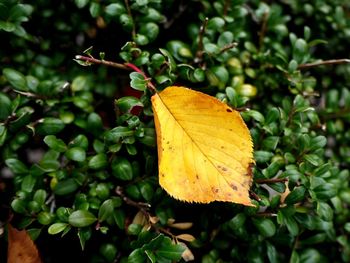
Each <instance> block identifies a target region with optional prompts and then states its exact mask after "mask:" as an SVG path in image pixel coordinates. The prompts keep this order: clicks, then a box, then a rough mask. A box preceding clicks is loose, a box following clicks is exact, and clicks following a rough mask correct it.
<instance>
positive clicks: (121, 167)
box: [111, 157, 133, 181]
mask: <svg viewBox="0 0 350 263" xmlns="http://www.w3.org/2000/svg"><path fill="white" fill-rule="evenodd" d="M111 166H112V171H113V175H114V176H115V177H116V178H118V179H120V180H123V181H128V180H131V179H132V178H133V171H132V167H131V163H130V162H129V161H128V160H127V159H125V158H123V157H118V158H115V159H113V161H112V164H111Z"/></svg>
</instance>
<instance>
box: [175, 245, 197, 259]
mask: <svg viewBox="0 0 350 263" xmlns="http://www.w3.org/2000/svg"><path fill="white" fill-rule="evenodd" d="M178 244H181V245H182V246H184V247H185V248H186V249H185V251H184V252H183V253H182V255H181V256H182V259H183V260H184V261H185V262H188V261H192V260H194V255H193V253H192V251H191V250H190V249H189V248H188V246H187V245H186V244H185V243H183V242H178Z"/></svg>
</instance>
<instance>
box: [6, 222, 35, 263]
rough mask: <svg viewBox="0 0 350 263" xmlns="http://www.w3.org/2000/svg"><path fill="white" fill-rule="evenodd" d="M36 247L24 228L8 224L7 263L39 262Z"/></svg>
mask: <svg viewBox="0 0 350 263" xmlns="http://www.w3.org/2000/svg"><path fill="white" fill-rule="evenodd" d="M41 262H42V261H41V259H40V256H39V252H38V249H37V248H36V246H35V244H34V242H33V240H32V239H31V238H30V237H29V235H28V233H27V232H26V231H25V230H21V231H20V230H17V229H15V228H13V227H12V226H11V225H10V224H9V225H8V249H7V263H41Z"/></svg>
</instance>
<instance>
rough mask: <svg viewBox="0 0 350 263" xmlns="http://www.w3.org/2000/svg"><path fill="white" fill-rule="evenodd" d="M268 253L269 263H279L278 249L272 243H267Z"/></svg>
mask: <svg viewBox="0 0 350 263" xmlns="http://www.w3.org/2000/svg"><path fill="white" fill-rule="evenodd" d="M266 250H267V251H266V252H267V257H268V259H269V262H271V263H278V262H279V261H278V253H277V249H276V248H275V246H274V245H272V244H271V243H270V242H266Z"/></svg>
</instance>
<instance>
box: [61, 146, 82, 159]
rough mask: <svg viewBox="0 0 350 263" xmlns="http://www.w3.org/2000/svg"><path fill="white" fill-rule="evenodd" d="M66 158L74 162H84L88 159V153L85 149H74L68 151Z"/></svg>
mask: <svg viewBox="0 0 350 263" xmlns="http://www.w3.org/2000/svg"><path fill="white" fill-rule="evenodd" d="M65 156H66V157H67V158H68V159H69V160H72V161H76V162H84V161H85V159H86V152H85V150H84V149H83V148H80V147H73V148H70V149H69V150H68V151H66V153H65Z"/></svg>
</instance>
